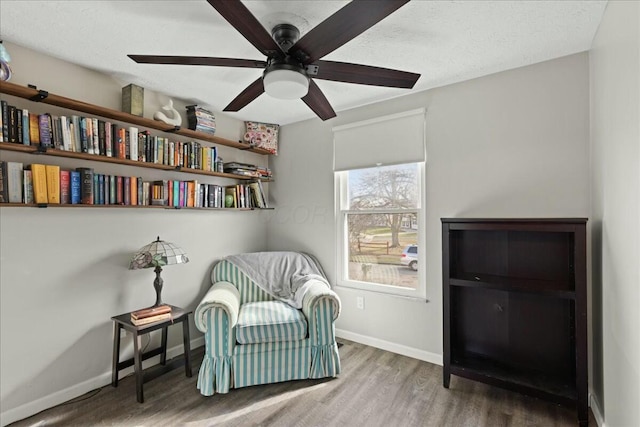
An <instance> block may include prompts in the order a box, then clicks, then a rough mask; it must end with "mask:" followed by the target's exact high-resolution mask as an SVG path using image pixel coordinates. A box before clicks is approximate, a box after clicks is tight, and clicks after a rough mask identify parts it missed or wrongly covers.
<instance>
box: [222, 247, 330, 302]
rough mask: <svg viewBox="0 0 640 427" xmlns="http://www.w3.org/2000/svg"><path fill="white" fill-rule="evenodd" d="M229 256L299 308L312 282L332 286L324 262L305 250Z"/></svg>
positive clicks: (258, 281) (274, 293)
mask: <svg viewBox="0 0 640 427" xmlns="http://www.w3.org/2000/svg"><path fill="white" fill-rule="evenodd" d="M226 259H227V261H229V262H232V263H233V264H235V265H236V266H237V267H238V268H239V269H240V270H242V272H244V274H246V275H247V276H249V277H250V278H251V280H253V281H254V282H255V283H256V284H257V285H258V286H260V288H262V289H264V290H265V291H266V292H267V293H268V294H269V295H271V296H273V297H274V298H276V299H279V300H281V301H284V302H286V303H287V304H289V305H291V306H292V307H295V308H298V309H300V308H302V300H303V299H304V294H305V292H306V291H307V289H309V287H310V286H311V285H312V284H314V283H316V282H321V283H323V284H325V285H326V286H327V288H329V289H330V288H331V285H330V284H329V282H328V281H327V279H326V277H325V275H324V271H322V267H320V264H319V263H318V262H317V261H316V260H315V258H313V257H312V256H310V255H307V254H305V253H302V252H253V253H246V254H239V255H230V256H228V257H226Z"/></svg>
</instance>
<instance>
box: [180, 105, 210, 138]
mask: <svg viewBox="0 0 640 427" xmlns="http://www.w3.org/2000/svg"><path fill="white" fill-rule="evenodd" d="M187 120H188V121H189V129H191V130H195V131H198V132H204V133H210V134H212V135H213V134H214V133H216V117H215V116H214V114H213V113H212V112H211V111H209V110H207V109H204V108H202V107H198V106H197V105H187Z"/></svg>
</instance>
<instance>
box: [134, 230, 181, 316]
mask: <svg viewBox="0 0 640 427" xmlns="http://www.w3.org/2000/svg"><path fill="white" fill-rule="evenodd" d="M187 262H189V258H187V254H186V253H185V251H184V250H183V249H182V248H180V247H178V246H176V245H175V244H173V243H170V242H165V241H164V240H160V236H158V238H157V239H156V240H155V241H154V242H151V243H149V244H148V245H146V246H143V247H142V248H140V250H139V251H138V252H136V254H135V255H134V256H133V258H132V259H131V263H130V264H129V270H139V269H141V268H154V271H155V273H156V278H155V280H154V281H153V287H154V288H155V290H156V303H155V304H154V305H153V307H157V306H159V305H162V304H163V303H162V284H163V280H162V277H160V273H161V272H162V266H164V265H172V264H186V263H187Z"/></svg>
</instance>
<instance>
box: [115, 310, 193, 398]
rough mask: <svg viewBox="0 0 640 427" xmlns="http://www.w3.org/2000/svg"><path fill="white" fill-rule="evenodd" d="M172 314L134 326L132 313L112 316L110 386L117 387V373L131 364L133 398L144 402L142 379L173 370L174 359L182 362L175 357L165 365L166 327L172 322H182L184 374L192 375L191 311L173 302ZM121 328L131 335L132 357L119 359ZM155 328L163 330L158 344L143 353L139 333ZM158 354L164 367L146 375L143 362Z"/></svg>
mask: <svg viewBox="0 0 640 427" xmlns="http://www.w3.org/2000/svg"><path fill="white" fill-rule="evenodd" d="M171 314H172V318H171V319H166V320H161V321H158V322H155V323H149V324H147V325H140V326H136V325H134V324H133V323H131V312H129V313H124V314H121V315H119V316H114V317H112V318H111V320H113V369H112V372H111V385H112V386H113V387H118V373H119V372H120V371H121V370H123V369H125V368H128V367H129V366H131V365H133V366H134V371H135V375H136V397H137V400H138V402H140V403H143V402H144V394H143V391H142V385H143V383H144V382H145V380H146V381H150V380H152V379H154V378H156V377H157V376H159V375H162V374H164V373H166V372H168V371H170V370H172V369H174V368H175V367H176V366H177V364H176V363H175V362H181V361H182V360H180V359H178V360H176V361H174V362H173V363H170V364H169V365H167V330H168V329H169V326H171V325H175V324H178V323H182V338H183V346H184V369H185V374H186V375H187V377H191V375H192V373H191V346H190V339H189V315H190V314H191V311H187V310H185V309H183V308H180V307H175V306H173V305H172V306H171ZM122 329H124V330H126V331H129V332H130V333H131V334H132V335H133V358H131V359H128V360H125V361H122V362H120V332H121V330H122ZM158 329H162V341H161V344H160V347H158V348H156V349H154V350H150V351H147V352H146V353H142V335H145V334H148V333H149V332H152V331H156V330H158ZM157 355H160V365H162V366H163V367H164V369H158V370H155V372H148V373H147V375H145V372H143V371H142V361H143V360H147V359H149V358H150V357H153V356H157Z"/></svg>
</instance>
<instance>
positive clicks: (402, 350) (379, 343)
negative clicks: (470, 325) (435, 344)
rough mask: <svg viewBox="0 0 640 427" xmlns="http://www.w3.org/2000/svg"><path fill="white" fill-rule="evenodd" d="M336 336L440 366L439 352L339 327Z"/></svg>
mask: <svg viewBox="0 0 640 427" xmlns="http://www.w3.org/2000/svg"><path fill="white" fill-rule="evenodd" d="M336 337H338V338H344V339H346V340H350V341H355V342H357V343H360V344H364V345H368V346H371V347H376V348H380V349H382V350H386V351H390V352H392V353H397V354H401V355H403V356H407V357H413V358H414V359H418V360H424V361H425V362H429V363H433V364H434V365H440V366H442V355H441V354H436V353H431V352H428V351H424V350H418V349H417V348H413V347H408V346H406V345H402V344H396V343H394V342H390V341H385V340H381V339H379V338H373V337H370V336H367V335H360V334H356V333H354V332H349V331H345V330H341V329H336Z"/></svg>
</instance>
